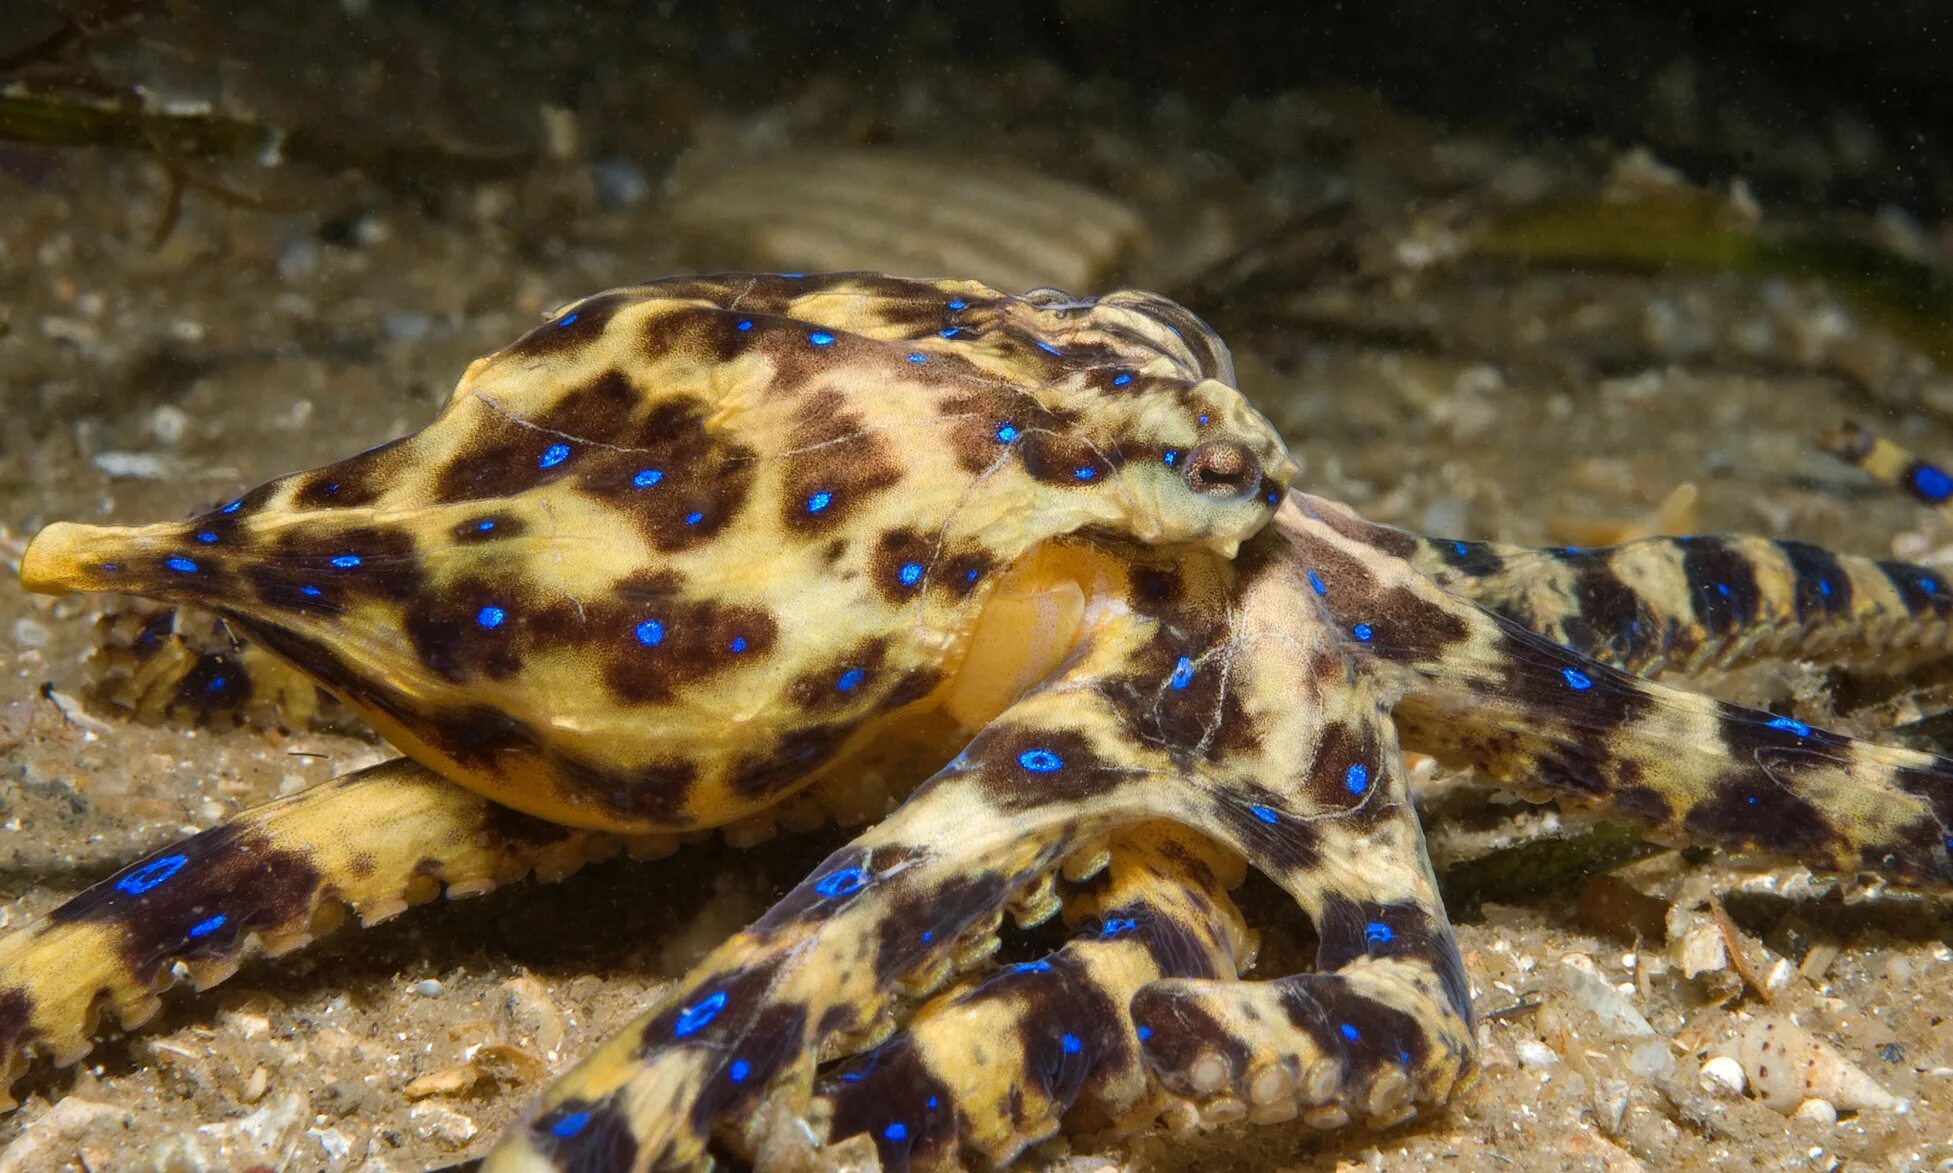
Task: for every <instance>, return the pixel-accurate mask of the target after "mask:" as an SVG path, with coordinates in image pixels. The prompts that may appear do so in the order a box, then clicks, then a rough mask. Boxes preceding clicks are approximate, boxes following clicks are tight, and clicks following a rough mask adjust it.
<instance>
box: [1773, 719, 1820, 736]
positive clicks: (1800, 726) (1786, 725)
mask: <svg viewBox="0 0 1953 1173" xmlns="http://www.w3.org/2000/svg"><path fill="white" fill-rule="evenodd" d="M1770 728H1772V729H1781V730H1783V731H1784V732H1786V733H1795V734H1796V735H1797V736H1799V737H1809V736H1810V735H1811V727H1810V726H1809V725H1806V724H1804V723H1803V722H1802V721H1798V720H1794V719H1792V718H1790V717H1772V718H1770Z"/></svg>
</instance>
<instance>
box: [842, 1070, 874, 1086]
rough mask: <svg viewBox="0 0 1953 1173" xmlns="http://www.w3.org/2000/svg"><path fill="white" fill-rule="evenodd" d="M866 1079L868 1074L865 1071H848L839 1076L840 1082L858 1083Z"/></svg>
mask: <svg viewBox="0 0 1953 1173" xmlns="http://www.w3.org/2000/svg"><path fill="white" fill-rule="evenodd" d="M867 1078H868V1073H867V1072H866V1071H850V1072H847V1073H846V1074H844V1075H842V1076H841V1082H842V1083H860V1082H861V1081H862V1080H864V1079H867Z"/></svg>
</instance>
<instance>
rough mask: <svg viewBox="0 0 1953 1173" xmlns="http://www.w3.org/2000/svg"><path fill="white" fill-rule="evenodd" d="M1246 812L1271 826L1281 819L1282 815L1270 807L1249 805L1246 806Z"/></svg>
mask: <svg viewBox="0 0 1953 1173" xmlns="http://www.w3.org/2000/svg"><path fill="white" fill-rule="evenodd" d="M1248 813H1249V814H1251V815H1253V816H1254V817H1255V818H1257V819H1260V820H1261V821H1262V822H1264V823H1267V824H1268V825H1269V826H1271V827H1272V826H1274V825H1275V824H1276V823H1279V822H1281V820H1282V816H1280V815H1278V814H1276V813H1275V811H1274V809H1273V808H1271V807H1265V806H1251V807H1249V808H1248Z"/></svg>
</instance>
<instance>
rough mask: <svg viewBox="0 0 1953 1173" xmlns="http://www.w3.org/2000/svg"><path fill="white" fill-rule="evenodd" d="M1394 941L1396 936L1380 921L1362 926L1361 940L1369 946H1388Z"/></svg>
mask: <svg viewBox="0 0 1953 1173" xmlns="http://www.w3.org/2000/svg"><path fill="white" fill-rule="evenodd" d="M1396 939H1397V934H1396V933H1394V932H1392V931H1391V929H1390V926H1389V925H1387V924H1384V923H1383V922H1382V921H1380V920H1373V921H1371V922H1370V923H1369V924H1367V925H1364V926H1363V940H1364V941H1365V942H1367V943H1369V944H1371V945H1388V944H1390V942H1392V941H1394V940H1396Z"/></svg>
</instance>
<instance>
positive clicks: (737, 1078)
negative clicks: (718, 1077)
mask: <svg viewBox="0 0 1953 1173" xmlns="http://www.w3.org/2000/svg"><path fill="white" fill-rule="evenodd" d="M752 1073H753V1065H752V1064H751V1063H748V1062H746V1061H745V1060H744V1059H734V1060H733V1061H732V1066H731V1067H728V1068H726V1078H727V1079H730V1080H731V1081H732V1082H734V1083H745V1082H746V1077H747V1076H749V1075H751V1074H752Z"/></svg>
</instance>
